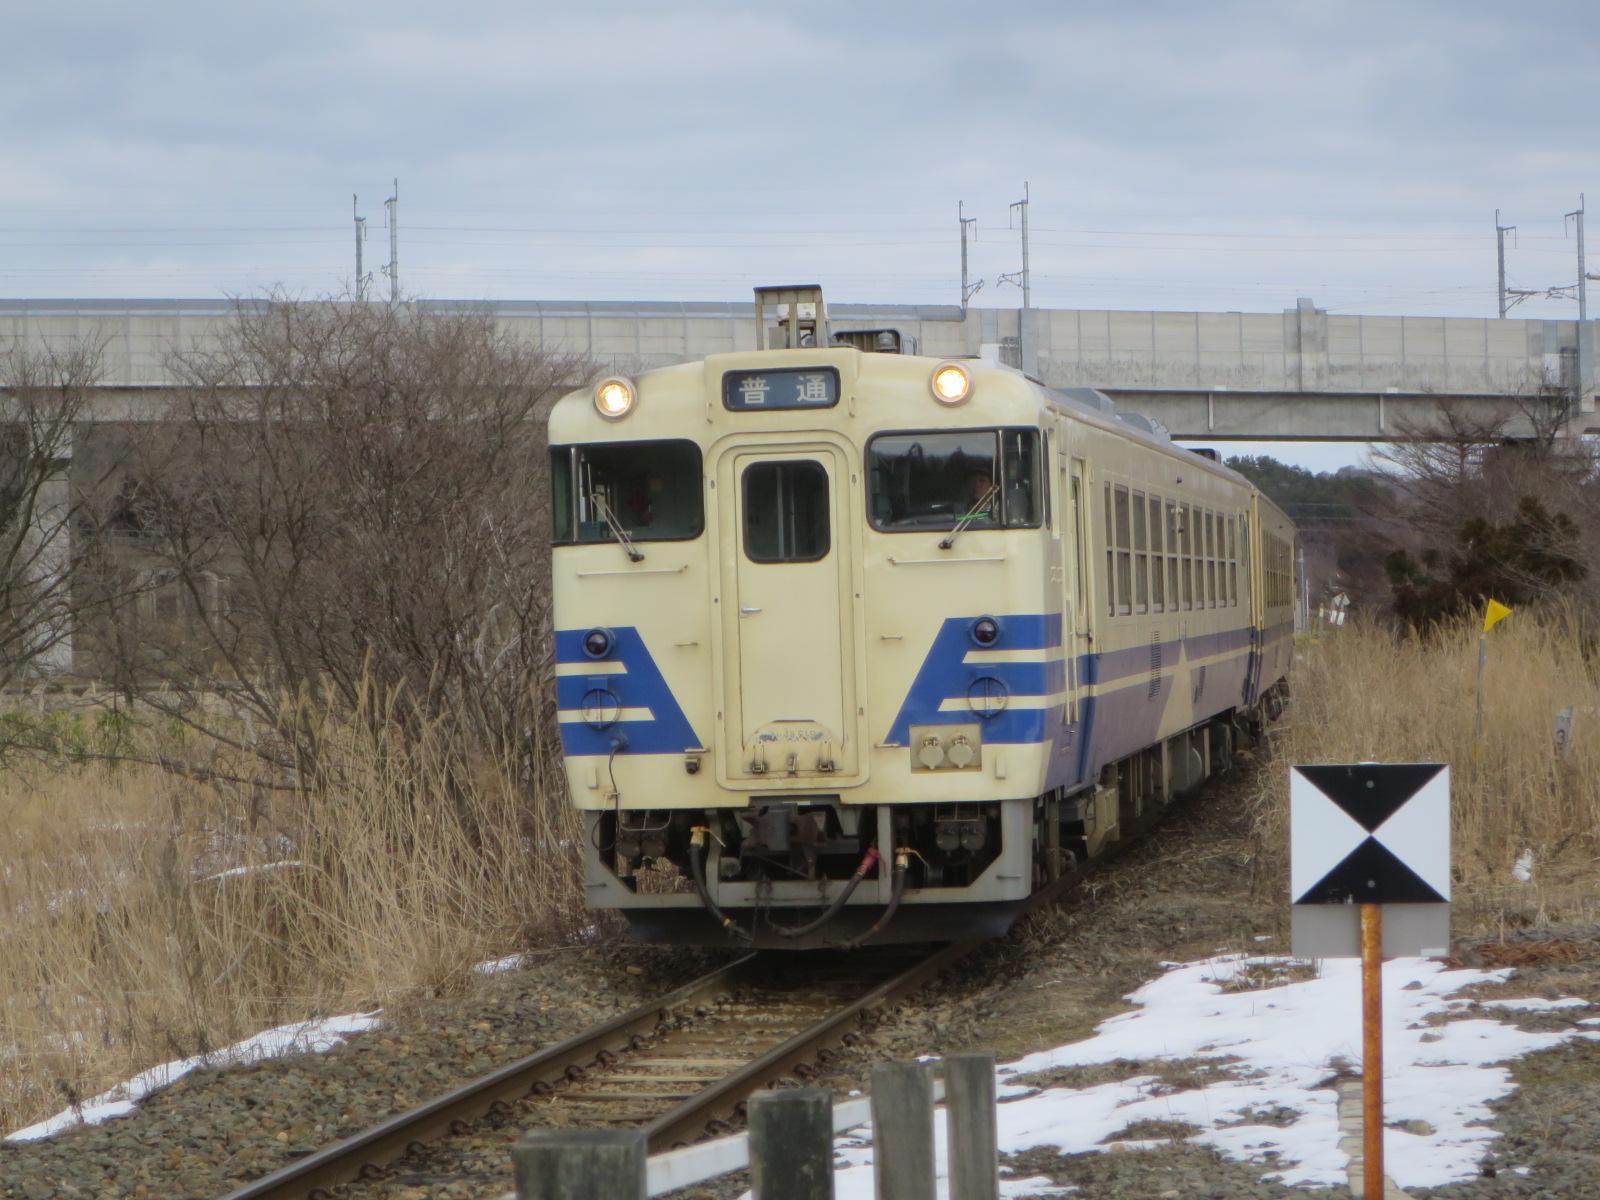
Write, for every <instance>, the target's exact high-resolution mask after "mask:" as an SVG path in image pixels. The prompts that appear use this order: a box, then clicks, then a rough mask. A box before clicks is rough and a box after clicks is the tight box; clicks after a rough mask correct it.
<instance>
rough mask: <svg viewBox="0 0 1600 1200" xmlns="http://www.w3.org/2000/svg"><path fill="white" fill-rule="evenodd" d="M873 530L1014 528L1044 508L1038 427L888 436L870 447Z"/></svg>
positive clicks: (1027, 522)
mask: <svg viewBox="0 0 1600 1200" xmlns="http://www.w3.org/2000/svg"><path fill="white" fill-rule="evenodd" d="M867 474H868V476H869V478H870V480H871V495H870V496H869V498H868V505H869V510H868V511H869V513H870V516H871V520H872V527H873V528H874V529H881V530H885V531H887V532H891V533H894V532H903V531H907V530H916V529H935V530H942V529H954V528H955V526H956V524H957V522H965V526H966V528H968V529H1018V528H1027V527H1033V526H1037V525H1038V524H1039V518H1040V512H1041V509H1042V507H1043V502H1042V499H1041V492H1040V474H1039V432H1038V430H1036V429H968V430H959V431H952V432H947V433H886V434H880V435H879V436H877V437H875V438H873V439H872V441H871V442H869V443H868V444H867Z"/></svg>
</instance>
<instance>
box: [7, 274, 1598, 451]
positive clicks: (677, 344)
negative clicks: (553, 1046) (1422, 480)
mask: <svg viewBox="0 0 1600 1200" xmlns="http://www.w3.org/2000/svg"><path fill="white" fill-rule="evenodd" d="M425 303H430V304H435V305H436V306H437V307H439V308H446V309H448V308H466V307H472V308H486V309H487V310H488V311H489V312H491V313H493V314H494V316H495V317H496V319H497V320H498V321H500V322H501V323H502V324H503V326H504V327H505V328H506V329H507V330H508V331H511V332H513V333H514V334H515V335H516V336H518V337H521V338H525V339H527V340H529V341H531V342H534V343H536V344H538V345H540V346H543V347H546V348H549V349H551V350H557V351H564V352H576V353H583V354H589V355H592V356H593V357H595V358H596V359H598V360H599V361H601V362H603V363H606V364H608V365H610V366H612V367H614V368H616V369H620V370H624V371H635V370H640V369H643V368H646V367H653V366H661V365H665V364H669V363H676V362H683V361H685V360H688V359H693V358H699V357H701V356H703V355H705V354H708V353H716V352H720V351H728V350H737V349H748V348H752V347H754V346H755V344H756V329H755V317H754V309H753V306H752V305H751V304H749V303H667V302H640V303H628V302H581V301H556V302H541V301H501V302H489V303H486V304H482V305H467V304H463V303H461V302H456V301H438V302H433V301H425ZM232 313H233V305H232V304H231V303H230V302H227V301H212V300H7V301H0V349H3V348H4V347H6V346H8V345H11V344H15V343H16V342H21V343H24V344H39V343H57V344H65V343H68V342H71V341H73V340H74V339H82V338H92V339H99V340H103V341H104V343H105V345H106V374H105V378H104V380H103V390H102V393H101V400H100V402H99V403H98V404H97V406H96V415H97V417H99V419H102V420H112V421H117V420H129V419H133V420H138V419H140V418H142V417H144V418H147V417H149V416H153V415H154V414H155V413H156V412H157V411H159V406H160V405H161V404H162V402H164V400H165V399H166V397H167V396H168V395H170V390H169V389H170V386H171V383H170V380H169V379H168V377H167V372H166V369H165V365H164V364H165V360H166V356H167V354H168V352H169V351H170V350H172V349H174V348H188V347H192V346H196V345H204V344H206V343H207V342H208V341H211V340H212V339H214V338H215V337H216V335H217V332H218V330H219V329H220V328H221V327H222V326H223V325H225V324H226V323H227V322H228V321H230V320H231V315H232ZM829 315H830V316H831V318H832V320H833V323H834V326H835V328H836V329H838V328H877V327H893V328H897V329H900V330H901V331H902V332H904V333H907V334H910V335H912V336H914V337H915V338H916V339H917V340H918V342H919V344H920V348H921V351H922V353H925V354H932V355H941V356H943V355H951V356H954V355H975V354H978V353H979V352H980V348H981V347H983V346H985V345H996V344H998V345H999V346H1000V347H1001V351H1000V352H1001V354H1002V357H1003V358H1005V359H1006V360H1007V361H1012V362H1015V363H1018V364H1020V365H1021V366H1022V367H1023V369H1024V370H1026V371H1027V372H1028V373H1029V374H1031V375H1034V376H1036V377H1038V378H1040V379H1042V380H1043V381H1044V382H1046V383H1048V384H1051V385H1055V386H1063V387H1067V386H1076V387H1082V386H1088V387H1095V388H1099V389H1101V390H1103V391H1105V392H1107V393H1108V394H1110V395H1111V397H1112V398H1113V399H1114V400H1116V401H1117V402H1118V403H1119V404H1120V405H1122V406H1123V407H1126V408H1130V409H1133V410H1135V411H1138V412H1142V413H1144V414H1145V415H1147V416H1149V417H1152V418H1153V419H1155V420H1157V421H1159V422H1161V423H1162V424H1163V425H1165V426H1166V427H1167V428H1168V430H1169V431H1170V432H1171V433H1172V435H1173V436H1174V437H1179V438H1186V439H1191V438H1192V439H1205V438H1215V439H1219V440H1225V439H1235V438H1239V439H1257V440H1274V441H1290V440H1379V441H1381V440H1388V439H1393V438H1395V437H1400V436H1405V435H1407V434H1411V433H1416V432H1421V431H1427V430H1438V429H1441V428H1442V427H1443V426H1442V420H1443V417H1442V413H1443V411H1444V410H1449V412H1450V413H1451V414H1453V415H1454V417H1455V419H1456V420H1457V422H1458V423H1465V424H1468V425H1477V426H1483V425H1490V424H1493V423H1496V422H1501V423H1503V425H1502V428H1503V434H1504V436H1506V437H1507V438H1525V437H1529V436H1531V435H1532V434H1534V432H1535V431H1536V428H1537V427H1539V426H1541V425H1544V426H1548V425H1549V424H1551V423H1553V424H1555V425H1560V426H1561V427H1562V428H1563V429H1564V430H1565V431H1567V432H1578V433H1582V432H1586V431H1588V430H1589V428H1590V427H1591V426H1597V427H1600V415H1597V414H1596V412H1595V399H1596V397H1595V391H1596V387H1595V382H1594V370H1593V365H1592V364H1593V362H1594V354H1593V346H1594V326H1595V324H1596V322H1588V323H1586V324H1584V325H1582V326H1580V324H1579V323H1578V322H1576V321H1543V320H1494V319H1480V318H1466V317H1411V316H1354V315H1350V316H1347V315H1343V314H1330V313H1328V312H1327V311H1326V310H1324V309H1320V308H1317V307H1316V306H1315V304H1314V303H1313V302H1312V301H1311V300H1307V299H1302V300H1300V301H1299V302H1298V303H1297V304H1296V305H1295V306H1294V307H1293V308H1286V309H1284V310H1282V311H1281V312H1276V313H1238V312H1121V311H1112V310H1106V309H1030V310H1027V311H1026V312H1020V311H1018V310H1015V309H992V308H973V309H968V310H966V311H963V310H961V309H959V308H957V307H955V306H937V305H896V304H841V305H830V308H829ZM1580 337H1581V338H1582V341H1583V344H1582V347H1581V351H1580V345H1579V341H1580ZM1580 362H1581V363H1582V368H1581V372H1580ZM1580 374H1581V377H1582V381H1581V382H1580ZM1569 414H1570V420H1564V418H1565V417H1566V416H1567V415H1569Z"/></svg>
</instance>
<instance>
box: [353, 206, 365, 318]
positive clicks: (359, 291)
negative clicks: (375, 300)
mask: <svg viewBox="0 0 1600 1200" xmlns="http://www.w3.org/2000/svg"><path fill="white" fill-rule="evenodd" d="M350 215H351V216H353V217H354V218H355V221H356V303H357V304H361V303H364V302H365V301H366V298H367V276H366V274H365V273H364V272H363V270H362V266H361V250H362V247H363V246H364V245H365V244H366V241H367V219H366V218H365V217H363V216H362V215H361V198H360V197H359V196H357V195H355V194H354V193H352V194H351V196H350Z"/></svg>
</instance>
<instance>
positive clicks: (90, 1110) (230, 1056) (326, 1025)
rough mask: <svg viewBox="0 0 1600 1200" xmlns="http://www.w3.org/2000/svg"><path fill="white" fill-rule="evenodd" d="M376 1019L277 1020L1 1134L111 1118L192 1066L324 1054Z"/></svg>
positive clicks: (24, 1137)
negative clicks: (280, 1022) (273, 1025)
mask: <svg viewBox="0 0 1600 1200" xmlns="http://www.w3.org/2000/svg"><path fill="white" fill-rule="evenodd" d="M377 1024H378V1014H377V1013H376V1012H366V1013H346V1014H345V1015H344V1016H339V1017H324V1018H322V1019H321V1020H316V1021H298V1022H296V1023H295V1024H293V1025H280V1026H278V1027H277V1028H276V1029H268V1030H266V1031H265V1032H263V1033H258V1034H256V1035H255V1036H253V1037H248V1038H245V1039H244V1041H242V1042H235V1043H234V1044H233V1045H231V1046H228V1047H226V1048H225V1049H222V1050H218V1051H215V1052H214V1053H211V1054H197V1055H195V1056H194V1057H193V1058H180V1059H177V1060H175V1061H173V1062H168V1063H162V1064H161V1065H160V1066H159V1067H151V1068H150V1069H149V1070H148V1071H141V1072H140V1073H139V1074H137V1075H135V1076H134V1077H133V1078H132V1079H125V1080H123V1081H122V1082H121V1083H119V1084H117V1086H116V1087H114V1088H111V1089H110V1090H109V1091H105V1092H102V1093H100V1095H98V1096H96V1097H94V1099H92V1100H87V1101H85V1102H84V1103H82V1104H79V1105H74V1106H73V1107H72V1108H67V1109H63V1110H62V1111H61V1112H58V1113H57V1114H56V1115H55V1116H53V1117H50V1118H48V1119H47V1120H44V1121H40V1122H39V1123H38V1124H36V1125H29V1126H28V1127H27V1128H26V1129H19V1130H17V1131H16V1132H15V1133H12V1134H9V1135H8V1136H7V1137H6V1141H8V1142H33V1141H38V1140H39V1139H40V1138H47V1137H52V1136H54V1135H55V1134H57V1133H60V1132H61V1131H62V1130H63V1129H70V1128H72V1127H73V1126H74V1125H98V1124H100V1122H102V1121H109V1120H110V1119H111V1118H113V1117H121V1116H126V1115H127V1114H128V1113H130V1112H132V1111H133V1110H134V1108H135V1107H136V1106H137V1105H138V1103H139V1101H141V1100H143V1099H144V1098H145V1097H146V1096H148V1095H150V1093H151V1092H154V1091H157V1090H159V1089H160V1088H164V1087H168V1086H170V1085H171V1084H174V1083H176V1082H177V1081H178V1080H180V1079H182V1078H183V1077H184V1076H185V1075H187V1074H188V1073H189V1072H190V1071H193V1070H195V1069H196V1068H197V1067H226V1066H235V1065H237V1064H240V1063H252V1062H259V1061H261V1060H262V1059H265V1058H276V1057H278V1056H279V1055H281V1054H293V1053H306V1054H325V1053H327V1052H328V1051H329V1050H332V1049H333V1048H334V1047H335V1046H338V1045H341V1044H342V1043H343V1042H344V1035H346V1034H351V1033H363V1032H365V1031H366V1030H368V1029H371V1028H373V1027H374V1026H376V1025H377Z"/></svg>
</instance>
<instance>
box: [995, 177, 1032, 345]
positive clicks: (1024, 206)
mask: <svg viewBox="0 0 1600 1200" xmlns="http://www.w3.org/2000/svg"><path fill="white" fill-rule="evenodd" d="M1028 201H1029V193H1028V184H1027V181H1023V184H1022V199H1021V200H1017V201H1015V202H1014V203H1013V204H1012V205H1011V208H1012V209H1013V210H1016V211H1018V212H1020V213H1021V216H1022V222H1021V224H1022V270H1021V271H1007V272H1006V273H1005V274H1004V275H1002V276H1000V278H999V279H998V280H997V281H996V282H998V283H1014V284H1016V285H1017V286H1018V287H1020V288H1021V289H1022V313H1021V316H1020V317H1019V318H1018V320H1017V350H1018V353H1019V356H1020V357H1021V359H1022V362H1021V364H1020V365H1021V367H1022V369H1023V370H1024V371H1026V370H1027V369H1028V352H1027V347H1026V341H1025V339H1026V338H1027V327H1028V310H1029V309H1030V308H1032V307H1033V289H1032V286H1031V285H1032V280H1031V279H1030V278H1029V276H1028ZM1007 215H1008V217H1009V213H1008V214H1007Z"/></svg>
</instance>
